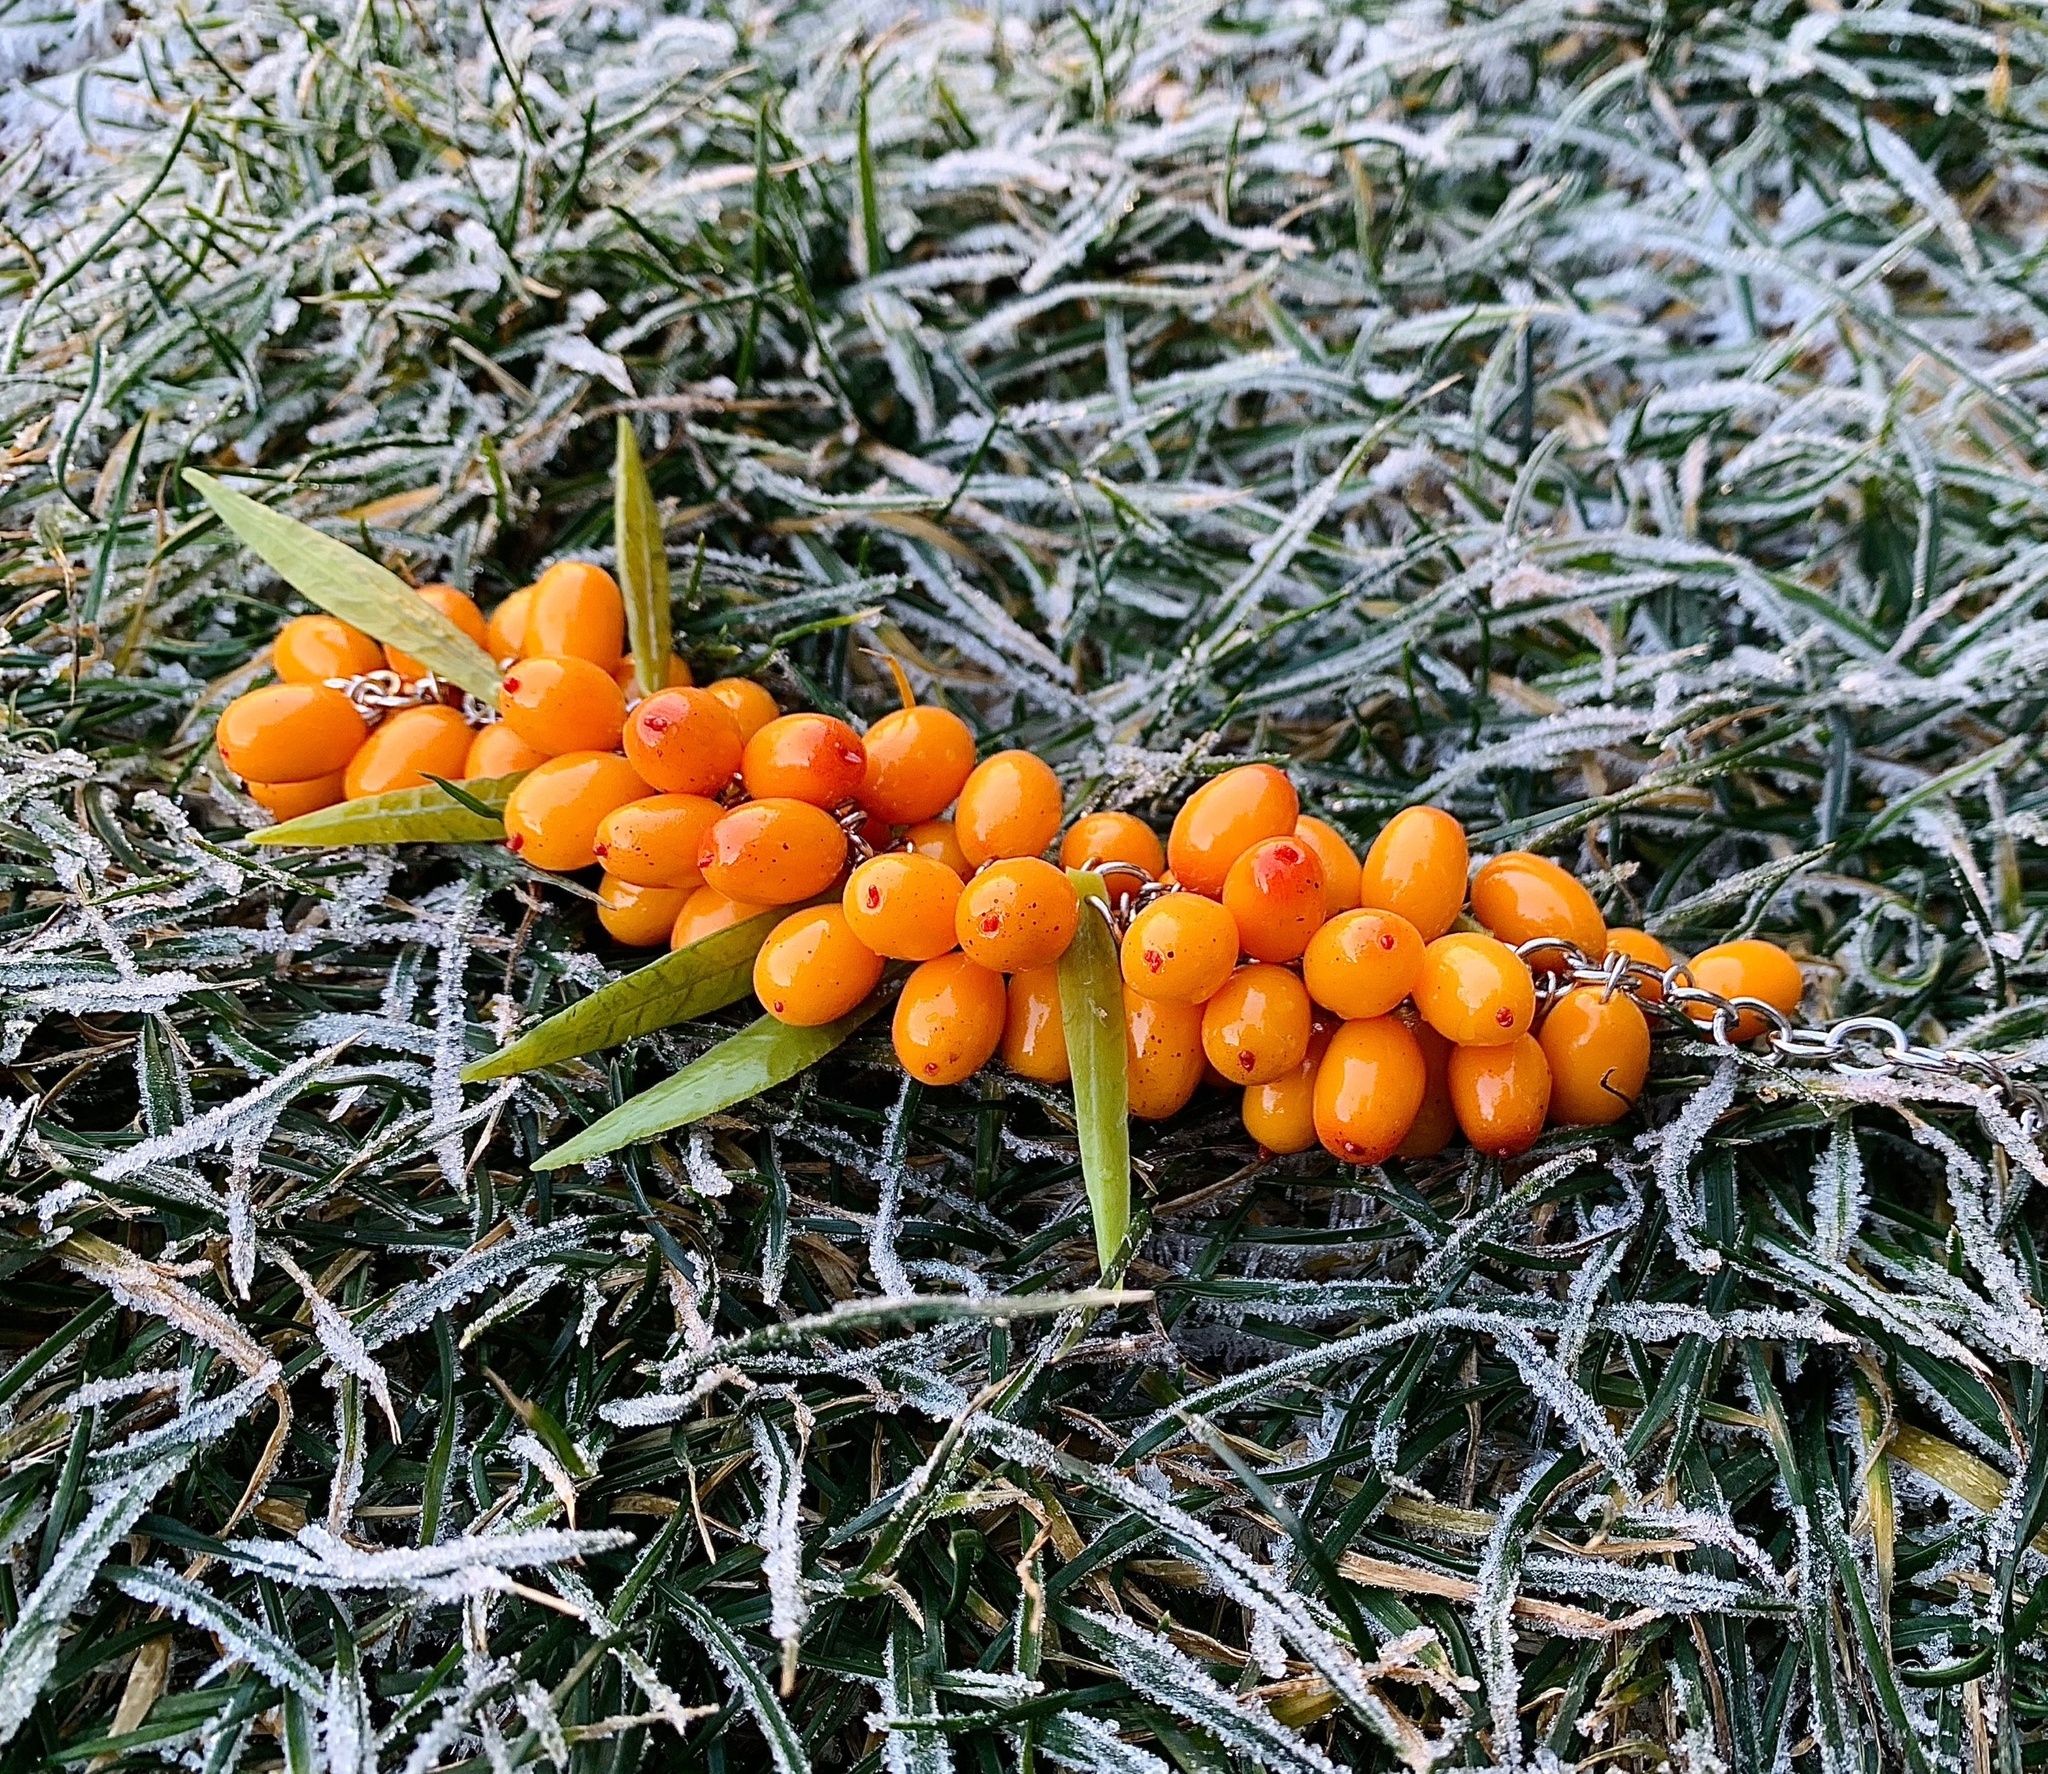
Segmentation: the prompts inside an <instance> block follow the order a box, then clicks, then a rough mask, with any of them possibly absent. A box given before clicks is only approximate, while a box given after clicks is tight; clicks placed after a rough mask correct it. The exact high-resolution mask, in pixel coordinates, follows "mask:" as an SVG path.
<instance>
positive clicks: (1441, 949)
mask: <svg viewBox="0 0 2048 1774" xmlns="http://www.w3.org/2000/svg"><path fill="white" fill-rule="evenodd" d="M1414 995H1415V1008H1416V1009H1417V1010H1419V1011H1421V1012H1422V1019H1423V1021H1424V1022H1426V1023H1428V1024H1429V1026H1430V1027H1431V1028H1433V1029H1434V1030H1436V1032H1437V1033H1438V1034H1439V1035H1441V1036H1443V1038H1444V1039H1445V1040H1446V1041H1449V1042H1451V1043H1453V1044H1454V1045H1456V1046H1459V1047H1498V1046H1500V1045H1502V1044H1503V1043H1505V1042H1509V1041H1513V1040H1517V1039H1519V1038H1520V1037H1521V1036H1523V1035H1526V1034H1527V1033H1528V1032H1529V1028H1530V1025H1531V1024H1532V1023H1533V1022H1534V1021H1535V1020H1536V981H1535V979H1534V978H1533V977H1532V976H1531V975H1530V972H1529V969H1528V966H1527V964H1526V963H1525V962H1524V961H1523V960H1522V958H1521V956H1519V955H1518V954H1516V953H1515V951H1514V950H1513V949H1511V948H1509V947H1508V946H1507V944H1506V943H1504V942H1500V941H1498V940H1496V939H1495V938H1493V937H1491V936H1479V935H1476V934H1469V933H1467V932H1463V931H1460V932H1458V933H1457V934H1455V935H1452V936H1440V937H1438V938H1437V939H1436V941H1435V942H1433V943H1431V944H1430V945H1429V946H1428V947H1427V948H1425V949H1424V950H1423V951H1422V973H1421V976H1420V977H1419V978H1418V979H1417V980H1416V982H1415V994H1414Z"/></svg>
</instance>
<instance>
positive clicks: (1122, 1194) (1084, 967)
mask: <svg viewBox="0 0 2048 1774" xmlns="http://www.w3.org/2000/svg"><path fill="white" fill-rule="evenodd" d="M1067 879H1068V880H1070V881H1071V882H1073V884H1074V891H1075V892H1077V893H1078V894H1080V895H1081V900H1082V907H1081V928H1080V930H1079V931H1078V932H1077V933H1076V935H1075V937H1074V940H1073V943H1072V944H1071V945H1070V946H1069V948H1068V949H1067V952H1066V953H1065V954H1064V955H1063V956H1061V957H1060V1022H1061V1025H1062V1027H1063V1028H1064V1029H1065V1030H1066V1036H1067V1058H1068V1060H1069V1061H1070V1062H1071V1063H1072V1065H1073V1068H1074V1125H1075V1128H1076V1130H1077V1131H1078V1132H1079V1134H1080V1138H1081V1177H1082V1180H1083V1182H1085V1183H1086V1184H1087V1188H1088V1208H1089V1211H1090V1212H1091V1213H1092V1214H1093V1215H1094V1218H1095V1257H1096V1261H1097V1262H1098V1263H1099V1264H1100V1265H1101V1267H1102V1270H1103V1273H1104V1274H1107V1273H1108V1272H1109V1270H1110V1268H1111V1266H1112V1265H1113V1264H1114V1263H1115V1262H1116V1259H1117V1256H1118V1253H1119V1252H1121V1251H1122V1249H1123V1247H1124V1237H1125V1235H1126V1234H1127V1233H1128V1232H1129V1231H1130V1226H1131V1122H1130V1114H1129V1104H1130V1094H1129V1090H1128V1087H1127V1083H1126V1080H1125V1077H1124V1040H1125V1037H1124V987H1123V974H1122V971H1121V969H1120V968H1119V966H1118V964H1117V943H1116V938H1115V936H1114V935H1112V934H1111V932H1110V928H1109V919H1108V917H1107V916H1106V915H1105V914H1106V913H1107V911H1108V906H1109V898H1108V891H1107V889H1106V888H1105V887H1104V886H1103V883H1102V877H1101V876H1100V875H1093V874H1089V873H1087V872H1086V871H1084V870H1081V869H1069V870H1068V871H1067ZM1091 901H1092V902H1093V903H1092V905H1091V904H1090V902H1091Z"/></svg>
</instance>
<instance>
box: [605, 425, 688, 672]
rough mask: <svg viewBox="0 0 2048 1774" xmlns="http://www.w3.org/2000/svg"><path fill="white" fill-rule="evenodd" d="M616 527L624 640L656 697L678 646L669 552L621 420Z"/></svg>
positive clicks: (643, 468)
mask: <svg viewBox="0 0 2048 1774" xmlns="http://www.w3.org/2000/svg"><path fill="white" fill-rule="evenodd" d="M612 528H613V531H614V534H615V538H616V541H617V544H618V555H619V589H620V590H621V591H622V592H624V593H625V596H626V637H627V639H628V640H629V641H630V642H631V644H632V648H633V669H634V671H635V673H636V675H637V676H638V677H639V679H640V691H641V694H642V695H644V696H652V695H653V694H654V692H655V691H657V690H659V689H661V688H662V687H663V686H664V685H665V684H667V682H668V659H669V654H670V653H671V652H672V651H673V650H674V646H675V642H674V639H673V638H672V634H671V631H670V627H669V593H668V549H667V547H666V545H665V544H664V543H663V541H662V536H661V510H660V508H659V507H658V506H657V505H656V504H655V502H654V489H653V487H651V486H649V485H648V483H647V465H646V464H645V463H644V462H642V461H641V460H640V440H639V439H638V438H637V437H635V436H634V435H633V421H632V420H631V419H630V418H628V417H627V416H626V415H625V414H624V413H621V414H620V415H619V446H618V459H617V461H616V463H615V464H614V466H613V469H612Z"/></svg>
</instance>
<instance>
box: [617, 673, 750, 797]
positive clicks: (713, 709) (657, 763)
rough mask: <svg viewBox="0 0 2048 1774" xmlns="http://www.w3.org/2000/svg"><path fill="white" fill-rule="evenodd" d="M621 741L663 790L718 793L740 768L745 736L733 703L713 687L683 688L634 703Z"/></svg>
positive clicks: (635, 764)
mask: <svg viewBox="0 0 2048 1774" xmlns="http://www.w3.org/2000/svg"><path fill="white" fill-rule="evenodd" d="M614 688H616V686H614ZM621 743H622V744H623V745H624V747H625V752H626V756H627V757H629V758H631V759H632V760H633V768H634V769H636V770H638V771H639V772H640V774H641V775H642V776H644V777H646V778H647V780H648V781H649V782H651V783H653V784H654V786H655V787H656V788H658V789H660V790H661V791H662V792H663V793H664V794H671V795H717V794H722V793H723V792H724V791H725V786H726V784H727V783H729V782H731V781H732V779H733V778H734V777H735V776H737V775H738V774H739V769H740V754H741V752H742V750H743V748H744V743H745V742H744V741H743V740H741V738H740V725H739V722H738V721H737V720H735V719H734V718H733V712H732V710H731V709H729V708H727V707H726V706H725V704H724V703H723V702H721V701H720V700H719V699H718V698H717V697H716V696H714V695H712V693H711V692H710V691H709V690H692V689H688V688H684V689H679V690H657V691H655V693H654V694H653V695H652V696H649V697H646V698H644V699H643V700H642V701H640V702H638V703H635V704H634V706H633V712H632V713H631V714H630V715H628V716H627V717H626V728H625V732H624V734H623V736H622V740H621Z"/></svg>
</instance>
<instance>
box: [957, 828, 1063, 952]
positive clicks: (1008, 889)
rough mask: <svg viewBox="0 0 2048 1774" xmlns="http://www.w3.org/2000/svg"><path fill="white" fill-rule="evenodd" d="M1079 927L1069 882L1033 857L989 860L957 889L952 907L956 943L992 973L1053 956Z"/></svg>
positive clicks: (1061, 950)
mask: <svg viewBox="0 0 2048 1774" xmlns="http://www.w3.org/2000/svg"><path fill="white" fill-rule="evenodd" d="M1080 927H1081V902H1080V900H1079V899H1078V898H1077V897H1076V896H1075V893H1074V887H1073V883H1072V882H1070V881H1069V880H1068V879H1067V877H1066V876H1065V875H1064V874H1062V873H1061V872H1060V871H1059V870H1058V869H1056V868H1054V867H1053V866H1052V864H1051V863H1049V862H1043V861H1041V860H1040V859H1039V858H1037V857H1035V856H1011V857H1005V858H1004V859H1003V860H1002V861H1001V862H992V863H990V864H989V865H988V867H987V868H985V869H983V870H982V871H981V872H980V873H979V874H977V875H976V876H975V877H974V878H973V879H972V880H971V881H969V882H968V883H967V884H966V885H965V886H964V887H962V888H961V889H960V901H959V904H958V905H957V906H956V907H955V908H954V912H953V933H954V935H955V936H956V937H958V938H959V942H960V947H961V948H962V949H963V950H965V951H966V953H967V954H969V955H970V956H972V957H973V958H974V959H975V960H977V961H979V962H980V963H981V964H982V966H984V967H992V968H994V969H995V970H996V971H997V972H998V973H1017V972H1021V971H1022V970H1023V969H1024V968H1027V967H1043V966H1045V965H1046V964H1047V963H1048V962H1052V961H1057V960H1058V959H1059V958H1060V957H1061V956H1062V955H1064V954H1065V953H1066V952H1067V945H1068V944H1069V943H1071V942H1072V941H1073V940H1074V932H1075V931H1077V930H1078V929H1080Z"/></svg>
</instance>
